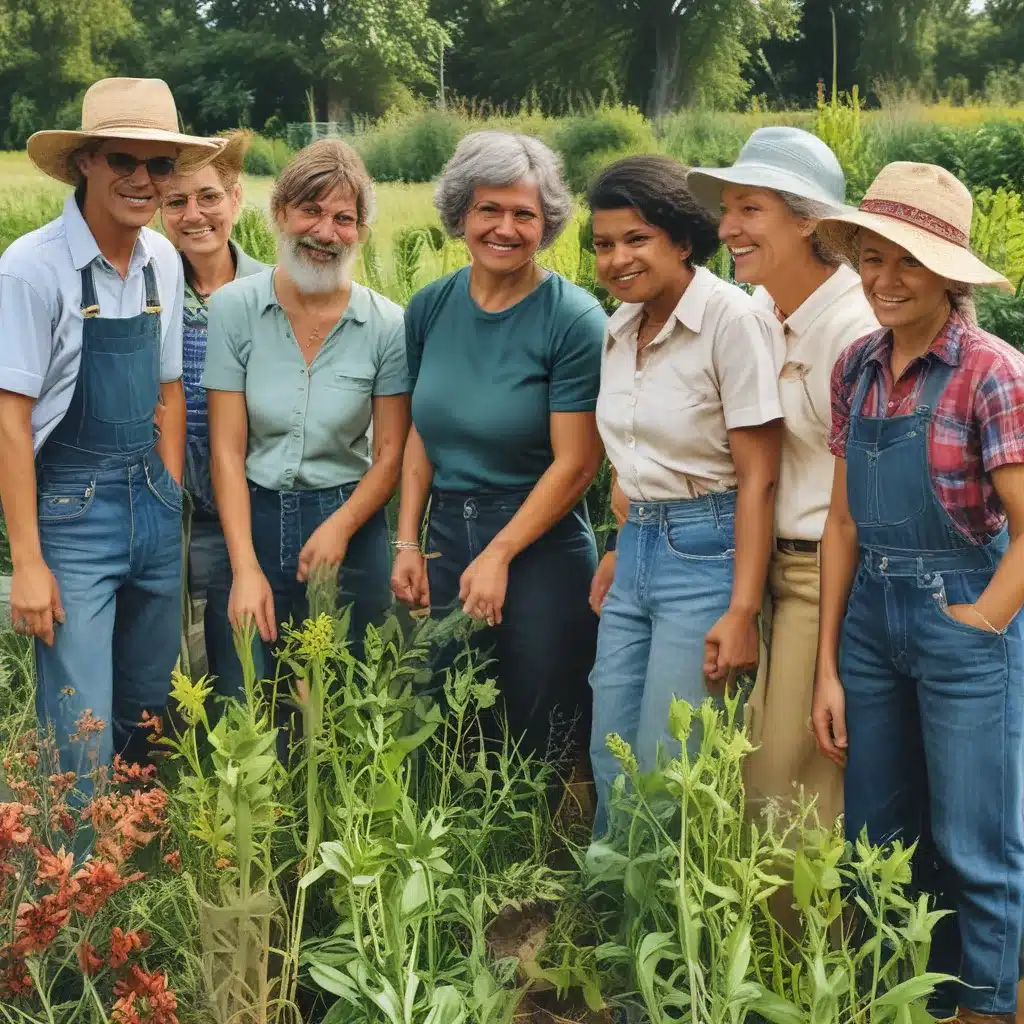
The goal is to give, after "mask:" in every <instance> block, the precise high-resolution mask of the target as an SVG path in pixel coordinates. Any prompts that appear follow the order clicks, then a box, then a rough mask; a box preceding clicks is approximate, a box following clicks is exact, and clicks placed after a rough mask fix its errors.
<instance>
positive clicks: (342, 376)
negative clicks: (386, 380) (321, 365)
mask: <svg viewBox="0 0 1024 1024" xmlns="http://www.w3.org/2000/svg"><path fill="white" fill-rule="evenodd" d="M373 384H374V378H373V377H364V376H362V375H361V374H353V373H332V374H331V376H330V377H329V378H328V379H327V386H328V387H329V388H334V389H336V390H337V391H356V392H358V393H359V394H361V395H369V394H372V393H373Z"/></svg>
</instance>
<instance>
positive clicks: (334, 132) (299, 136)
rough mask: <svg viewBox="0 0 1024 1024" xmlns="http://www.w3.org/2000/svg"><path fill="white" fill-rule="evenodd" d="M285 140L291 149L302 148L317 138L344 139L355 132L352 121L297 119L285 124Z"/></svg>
mask: <svg viewBox="0 0 1024 1024" xmlns="http://www.w3.org/2000/svg"><path fill="white" fill-rule="evenodd" d="M284 132H285V134H284V137H285V141H286V142H287V143H288V145H289V146H291V148H292V149H302V147H303V146H308V145H309V144H310V143H311V142H316V141H317V139H344V138H349V137H351V136H352V135H355V133H356V127H355V124H354V122H353V121H351V120H346V121H299V122H292V123H290V124H287V125H285V129H284Z"/></svg>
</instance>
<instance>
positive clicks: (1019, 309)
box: [974, 285, 1024, 352]
mask: <svg viewBox="0 0 1024 1024" xmlns="http://www.w3.org/2000/svg"><path fill="white" fill-rule="evenodd" d="M974 302H975V306H976V307H977V312H978V323H979V324H980V325H981V326H982V328H984V330H986V331H989V332H990V333H991V334H994V335H995V336H996V337H997V338H1002V339H1003V341H1005V342H1008V343H1009V344H1010V345H1012V346H1013V347H1014V348H1015V349H1017V350H1018V351H1020V352H1024V286H1021V285H1018V287H1017V291H1016V293H1015V294H1013V295H1007V294H1006V293H1005V292H1001V291H997V290H996V289H995V288H980V289H978V292H977V294H976V296H975V300H974Z"/></svg>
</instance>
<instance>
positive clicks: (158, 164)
mask: <svg viewBox="0 0 1024 1024" xmlns="http://www.w3.org/2000/svg"><path fill="white" fill-rule="evenodd" d="M103 156H104V157H105V158H106V161H107V166H108V167H109V168H110V169H111V170H112V171H113V172H114V173H115V174H116V175H117V176H118V177H119V178H129V177H131V176H132V175H133V174H134V173H135V171H136V170H137V169H138V166H139V164H145V165H146V170H147V171H148V172H149V176H150V178H151V179H152V180H153V181H163V180H164V179H166V178H169V177H170V176H171V175H172V174H173V173H174V168H175V166H176V165H177V163H178V160H177V158H176V157H173V156H151V157H150V158H149V159H148V160H140V159H139V158H138V157H137V156H132V155H131V153H104V154H103Z"/></svg>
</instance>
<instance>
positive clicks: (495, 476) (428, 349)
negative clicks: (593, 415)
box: [405, 267, 607, 491]
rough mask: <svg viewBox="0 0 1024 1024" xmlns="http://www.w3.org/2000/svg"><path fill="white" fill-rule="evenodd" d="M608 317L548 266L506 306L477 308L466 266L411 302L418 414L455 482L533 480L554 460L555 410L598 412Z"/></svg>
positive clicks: (472, 486)
mask: <svg viewBox="0 0 1024 1024" xmlns="http://www.w3.org/2000/svg"><path fill="white" fill-rule="evenodd" d="M606 323H607V318H606V317H605V314H604V310H603V309H602V308H601V305H600V303H599V302H598V301H597V299H595V298H594V297H593V296H592V295H591V294H590V293H589V292H587V291H585V290H584V289H582V288H580V287H578V286H577V285H574V284H572V283H571V282H569V281H567V280H566V279H565V278H564V277H561V276H560V275H559V274H555V273H549V274H548V276H547V277H546V278H545V279H544V281H542V282H541V284H539V285H538V286H537V287H536V288H535V289H534V290H533V291H532V292H531V293H530V294H529V295H527V296H526V298H525V299H523V300H521V301H520V302H517V303H516V304H515V305H514V306H511V307H510V308H509V309H505V310H502V311H501V312H500V313H489V312H487V311H486V310H483V309H481V308H480V307H479V306H478V305H477V304H476V302H474V301H473V299H472V297H471V296H470V294H469V268H468V267H463V268H462V269H461V270H457V271H456V272H455V273H454V274H449V275H447V276H446V277H442V278H440V279H439V280H437V281H434V282H432V283H431V284H429V285H427V286H426V287H425V288H423V289H421V290H420V291H419V292H417V293H416V294H415V295H414V296H413V297H412V299H411V300H410V302H409V306H408V308H407V309H406V311H405V339H406V349H407V352H408V357H409V372H410V373H411V374H412V377H413V380H414V381H415V384H414V387H413V392H412V419H413V423H414V424H415V425H416V430H417V432H418V433H419V435H420V437H421V438H423V444H424V447H425V448H426V450H427V455H428V457H429V458H430V462H431V464H432V465H433V467H434V486H435V487H438V488H440V489H442V490H452V491H490V490H507V489H516V488H521V489H524V490H525V489H528V488H531V487H533V485H534V484H535V483H536V482H537V480H538V479H539V478H540V477H541V476H542V475H543V474H544V472H545V471H546V470H547V468H548V467H549V466H550V465H551V462H552V459H553V454H552V451H551V429H550V426H551V422H550V416H551V413H553V412H593V411H594V408H595V406H596V405H597V391H598V388H599V386H600V382H601V347H602V345H603V344H604V337H605V326H606Z"/></svg>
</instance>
